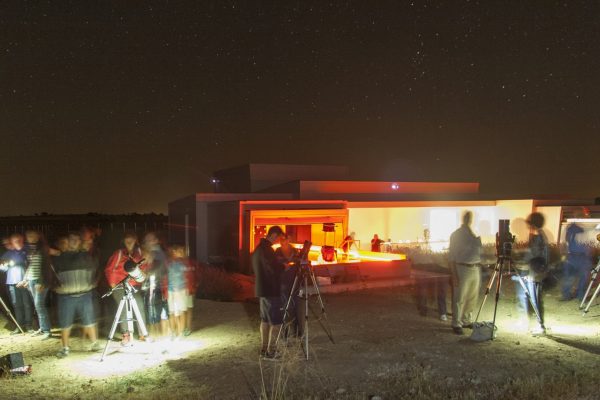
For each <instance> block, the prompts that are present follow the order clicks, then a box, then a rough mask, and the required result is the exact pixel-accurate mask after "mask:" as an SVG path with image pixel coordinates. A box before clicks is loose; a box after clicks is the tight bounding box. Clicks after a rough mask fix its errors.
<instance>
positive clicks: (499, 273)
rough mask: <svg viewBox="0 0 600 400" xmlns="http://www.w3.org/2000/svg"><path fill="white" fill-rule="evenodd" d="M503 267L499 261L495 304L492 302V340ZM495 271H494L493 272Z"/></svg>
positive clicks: (491, 338) (492, 338)
mask: <svg viewBox="0 0 600 400" xmlns="http://www.w3.org/2000/svg"><path fill="white" fill-rule="evenodd" d="M503 269H504V262H503V261H501V262H500V269H499V270H498V271H497V272H498V283H497V284H496V304H494V318H493V319H492V333H491V335H492V336H491V337H490V340H494V330H495V329H496V314H497V312H498V301H500V292H501V290H502V270H503ZM494 273H496V272H494Z"/></svg>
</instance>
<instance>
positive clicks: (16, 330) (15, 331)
mask: <svg viewBox="0 0 600 400" xmlns="http://www.w3.org/2000/svg"><path fill="white" fill-rule="evenodd" d="M10 334H11V335H20V334H21V331H20V330H19V328H16V329H15V330H14V331H11V332H10Z"/></svg>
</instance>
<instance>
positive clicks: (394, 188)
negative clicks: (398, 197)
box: [392, 183, 400, 190]
mask: <svg viewBox="0 0 600 400" xmlns="http://www.w3.org/2000/svg"><path fill="white" fill-rule="evenodd" d="M398 189H400V185H398V184H397V183H392V190H398Z"/></svg>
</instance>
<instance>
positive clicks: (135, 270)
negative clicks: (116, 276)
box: [123, 258, 146, 283]
mask: <svg viewBox="0 0 600 400" xmlns="http://www.w3.org/2000/svg"><path fill="white" fill-rule="evenodd" d="M145 261H146V260H145V259H144V258H142V259H141V260H140V261H139V262H135V261H133V260H132V259H131V258H129V259H128V260H127V261H125V265H124V266H123V268H124V269H125V272H127V273H128V274H129V277H130V278H131V279H133V280H134V281H136V282H137V283H142V282H144V280H146V275H145V274H144V271H142V270H141V268H140V265H142V264H143V263H144V262H145Z"/></svg>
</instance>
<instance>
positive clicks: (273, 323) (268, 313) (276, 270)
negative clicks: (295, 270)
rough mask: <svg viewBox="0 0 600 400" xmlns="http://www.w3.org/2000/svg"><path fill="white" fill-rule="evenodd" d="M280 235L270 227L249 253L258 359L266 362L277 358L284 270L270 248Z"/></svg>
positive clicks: (281, 318) (274, 227) (278, 230)
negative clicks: (257, 320) (255, 300)
mask: <svg viewBox="0 0 600 400" xmlns="http://www.w3.org/2000/svg"><path fill="white" fill-rule="evenodd" d="M284 236H285V233H284V232H283V230H282V229H281V228H280V227H279V226H272V227H271V228H269V230H268V232H267V236H266V238H262V239H261V240H260V243H259V244H258V246H256V249H255V250H254V253H253V254H252V268H253V269H254V275H255V277H256V283H255V293H256V297H258V298H259V302H260V319H261V323H260V338H261V349H260V356H261V357H263V358H265V359H268V360H273V359H277V358H278V357H279V355H278V353H277V351H276V348H275V345H276V341H277V336H278V335H279V330H280V329H281V324H282V323H283V300H282V298H281V274H282V273H283V271H284V269H285V266H284V264H283V263H282V262H281V261H280V259H278V257H277V255H276V254H275V251H274V250H273V247H272V246H273V245H274V244H276V243H279V242H280V240H281V238H282V237H284Z"/></svg>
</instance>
